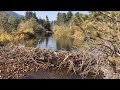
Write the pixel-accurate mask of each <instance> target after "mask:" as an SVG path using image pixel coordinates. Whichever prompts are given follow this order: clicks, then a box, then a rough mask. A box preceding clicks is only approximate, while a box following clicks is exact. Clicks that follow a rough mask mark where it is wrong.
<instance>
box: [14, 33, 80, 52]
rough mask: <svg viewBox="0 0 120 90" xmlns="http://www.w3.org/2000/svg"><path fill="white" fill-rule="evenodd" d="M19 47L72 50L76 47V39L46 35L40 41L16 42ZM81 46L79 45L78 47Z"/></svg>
mask: <svg viewBox="0 0 120 90" xmlns="http://www.w3.org/2000/svg"><path fill="white" fill-rule="evenodd" d="M14 44H17V45H18V46H20V45H21V46H24V47H40V48H48V49H53V50H68V51H69V50H71V48H72V47H73V46H76V45H75V43H74V39H72V38H67V37H61V38H59V37H55V36H54V35H52V34H46V35H44V36H40V37H39V38H38V39H35V38H34V39H30V40H21V41H18V42H14ZM78 46H79V45H78Z"/></svg>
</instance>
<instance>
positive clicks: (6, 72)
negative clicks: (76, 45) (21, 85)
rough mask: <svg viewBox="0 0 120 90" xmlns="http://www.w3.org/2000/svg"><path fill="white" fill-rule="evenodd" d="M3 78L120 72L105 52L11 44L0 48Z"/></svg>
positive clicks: (99, 75)
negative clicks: (96, 52) (60, 49)
mask: <svg viewBox="0 0 120 90" xmlns="http://www.w3.org/2000/svg"><path fill="white" fill-rule="evenodd" d="M48 70H49V71H48ZM68 73H69V74H68ZM0 78H1V79H16V78H17V79H19V78H23V79H24V78H27V79H62V78H65V79H72V78H73V79H74V78H77V79H78V78H82V79H87V78H90V79H92V78H97V79H98V78H99V79H104V78H105V79H112V78H119V73H118V72H116V69H115V68H114V65H113V63H112V62H110V61H109V60H108V58H107V57H106V56H105V55H104V54H99V55H98V54H95V53H92V52H90V51H84V50H82V51H81V50H80V51H71V52H68V51H59V52H55V51H54V50H50V49H40V48H27V47H26V48H25V47H18V46H9V47H2V48H0Z"/></svg>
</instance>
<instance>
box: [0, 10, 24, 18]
mask: <svg viewBox="0 0 120 90" xmlns="http://www.w3.org/2000/svg"><path fill="white" fill-rule="evenodd" d="M0 14H6V15H8V16H12V17H15V18H20V17H23V15H20V14H18V13H16V12H13V11H0Z"/></svg>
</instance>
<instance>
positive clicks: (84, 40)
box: [0, 11, 120, 79]
mask: <svg viewBox="0 0 120 90" xmlns="http://www.w3.org/2000/svg"><path fill="white" fill-rule="evenodd" d="M119 25H120V11H89V14H82V13H80V12H77V13H75V14H73V13H72V11H68V12H67V13H60V12H58V14H57V18H56V20H54V21H49V17H48V16H47V15H46V19H42V18H38V17H37V16H36V13H35V12H32V11H26V12H25V16H24V17H23V16H22V17H20V18H15V17H12V16H10V15H8V14H7V13H6V12H5V11H1V12H0V46H1V47H0V61H1V62H0V63H1V64H0V67H1V70H0V71H2V72H4V73H5V74H4V75H3V74H2V72H0V77H1V79H2V78H7V79H9V78H20V77H22V76H25V75H27V74H28V72H29V73H30V72H37V71H39V70H41V68H44V69H45V70H48V69H50V70H51V71H53V72H55V73H56V72H57V73H63V72H64V73H65V75H66V74H68V73H69V74H70V75H71V73H74V74H75V75H76V77H77V76H78V77H79V79H81V78H82V79H87V78H94V79H119V78H120V76H119V75H120V35H119V34H120V26H119ZM47 34H52V35H53V37H55V39H56V41H58V44H59V45H58V46H59V47H60V46H61V43H60V41H61V40H62V39H63V40H64V39H66V40H67V42H69V38H70V39H72V41H73V42H72V43H74V48H73V50H70V51H67V50H62V49H61V50H57V51H55V50H51V49H45V48H37V47H19V46H17V45H16V44H13V43H12V42H14V43H16V42H18V41H22V40H26V41H29V40H31V39H37V40H38V39H42V38H43V37H44V36H45V35H47ZM63 40H62V41H63ZM62 43H65V42H62ZM69 43H71V42H69ZM65 44H66V45H67V43H65ZM67 47H68V45H67ZM71 48H72V47H71ZM8 62H9V63H8ZM31 62H32V63H31ZM3 63H4V64H3ZM6 65H8V67H9V68H8V67H6ZM22 66H24V67H26V72H25V69H23V68H22ZM27 66H28V68H27ZM3 67H4V68H5V69H2V68H3ZM17 67H19V68H22V70H17V71H16V68H17ZM23 71H24V72H25V73H23ZM61 71H63V72H61ZM13 72H14V73H15V74H12V75H9V74H8V73H13ZM16 72H17V74H16ZM21 73H22V74H21ZM58 75H59V74H58ZM65 75H64V76H60V77H58V76H56V77H58V78H62V77H65ZM69 77H70V76H69V75H68V77H66V78H69ZM70 78H71V77H70Z"/></svg>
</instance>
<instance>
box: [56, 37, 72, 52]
mask: <svg viewBox="0 0 120 90" xmlns="http://www.w3.org/2000/svg"><path fill="white" fill-rule="evenodd" d="M72 43H73V40H72V39H71V38H67V37H66V38H57V40H56V44H57V49H58V50H60V49H66V50H70V49H71V47H72Z"/></svg>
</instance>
